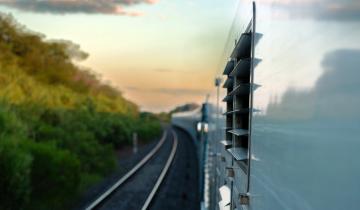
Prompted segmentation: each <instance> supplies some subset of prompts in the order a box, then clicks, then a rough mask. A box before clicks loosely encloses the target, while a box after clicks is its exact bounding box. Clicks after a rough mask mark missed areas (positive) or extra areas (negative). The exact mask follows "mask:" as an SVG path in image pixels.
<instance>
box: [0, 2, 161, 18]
mask: <svg viewBox="0 0 360 210" xmlns="http://www.w3.org/2000/svg"><path fill="white" fill-rule="evenodd" d="M157 2H158V0H0V5H4V6H8V7H12V8H16V9H19V10H23V11H30V12H37V13H53V14H69V13H87V14H118V15H128V16H141V15H143V13H141V12H137V11H125V10H124V9H123V7H124V6H132V5H137V4H142V3H145V4H155V3H157Z"/></svg>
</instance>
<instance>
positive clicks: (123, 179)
mask: <svg viewBox="0 0 360 210" xmlns="http://www.w3.org/2000/svg"><path fill="white" fill-rule="evenodd" d="M166 136H167V131H164V133H163V136H162V137H161V139H160V141H159V142H158V143H157V145H156V146H155V147H154V148H153V149H152V150H151V151H150V152H149V153H148V154H147V155H146V156H145V157H144V158H143V159H142V160H141V161H140V162H139V163H138V164H136V165H135V166H134V168H132V169H131V170H130V171H129V172H128V173H126V174H125V175H124V176H123V177H121V178H120V179H119V180H118V181H117V182H116V183H115V184H114V185H112V186H111V187H110V188H109V189H108V190H106V191H105V192H104V193H103V194H102V195H101V196H99V197H98V198H97V199H96V200H95V201H93V202H92V203H91V204H90V205H89V206H88V207H86V209H85V210H92V209H96V208H97V207H99V206H100V205H101V204H102V203H103V202H104V201H105V200H106V199H107V198H108V197H109V196H110V195H111V194H112V193H113V192H114V191H115V190H116V189H118V188H119V187H120V186H121V185H122V184H124V183H125V182H126V181H127V180H128V179H129V178H130V177H131V176H132V175H134V174H135V173H136V172H137V171H138V170H139V169H140V168H141V167H142V166H144V165H145V163H146V162H148V161H149V160H150V159H151V158H152V157H153V156H154V155H155V153H156V152H157V151H159V149H160V147H161V146H162V145H163V144H164V142H165V139H166Z"/></svg>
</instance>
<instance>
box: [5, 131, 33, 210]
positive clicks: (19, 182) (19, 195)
mask: <svg viewBox="0 0 360 210" xmlns="http://www.w3.org/2000/svg"><path fill="white" fill-rule="evenodd" d="M31 161H32V157H31V155H29V154H28V153H27V152H26V151H24V150H23V149H21V148H19V147H18V145H17V143H15V140H14V139H12V138H9V137H4V136H2V137H1V138H0V195H1V196H0V209H2V210H12V209H24V207H25V206H26V205H27V203H28V201H29V196H30V192H31V183H30V171H31V170H30V168H31V163H32V162H31Z"/></svg>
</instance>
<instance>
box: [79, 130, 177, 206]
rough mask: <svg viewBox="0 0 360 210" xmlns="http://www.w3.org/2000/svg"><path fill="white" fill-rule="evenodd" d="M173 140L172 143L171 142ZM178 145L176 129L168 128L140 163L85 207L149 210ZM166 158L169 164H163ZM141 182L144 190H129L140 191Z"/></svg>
mask: <svg viewBox="0 0 360 210" xmlns="http://www.w3.org/2000/svg"><path fill="white" fill-rule="evenodd" d="M170 136H172V138H171V137H170ZM169 137H170V138H169ZM167 139H172V141H166V140H167ZM170 142H172V144H171V145H170ZM177 147H178V140H177V134H176V133H175V132H174V130H172V129H170V130H169V131H165V132H164V134H163V136H162V138H161V139H160V141H159V142H158V144H157V145H156V146H155V147H154V148H153V149H152V150H151V151H150V152H149V153H148V154H147V155H146V156H145V157H144V158H143V159H142V160H141V161H140V162H139V163H138V164H136V165H135V166H134V167H133V168H132V169H131V170H130V171H129V172H128V173H126V174H125V175H124V176H123V177H122V178H120V179H119V180H118V181H117V182H116V183H115V184H113V185H112V186H111V187H110V188H109V189H108V190H106V191H105V192H104V193H103V194H101V195H100V196H99V197H98V198H97V199H96V200H95V201H93V202H92V203H91V204H90V205H88V206H87V207H86V208H85V209H86V210H95V209H129V208H131V209H142V210H145V209H148V207H149V205H150V204H151V202H152V201H153V199H154V197H155V195H156V193H157V192H158V190H159V187H160V185H161V183H162V182H163V180H164V178H165V176H166V174H167V172H168V171H169V168H170V166H171V164H172V162H173V159H174V156H175V154H176V151H177ZM167 148H169V149H167ZM169 150H170V152H169ZM164 160H166V162H165V163H163V162H164ZM147 174H148V176H147ZM132 185H133V186H132ZM139 185H140V188H141V190H139V191H137V192H131V190H129V188H134V189H135V191H136V189H140V188H139ZM142 185H143V186H148V187H143V186H142ZM142 188H144V189H142ZM148 188H151V189H148ZM121 191H123V192H121ZM145 194H146V195H145ZM122 195H123V196H122ZM124 195H125V196H124ZM119 199H120V200H119ZM122 199H124V200H122ZM127 199H128V200H127ZM116 203H118V204H119V205H116Z"/></svg>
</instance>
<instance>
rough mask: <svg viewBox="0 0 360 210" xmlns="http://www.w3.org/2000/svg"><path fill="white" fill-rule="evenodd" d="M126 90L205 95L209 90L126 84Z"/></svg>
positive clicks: (176, 94)
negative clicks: (143, 86)
mask: <svg viewBox="0 0 360 210" xmlns="http://www.w3.org/2000/svg"><path fill="white" fill-rule="evenodd" d="M126 89H127V90H128V91H137V92H151V93H159V94H167V95H173V96H179V95H182V96H183V95H187V96H188V95H192V96H205V95H206V94H208V93H209V92H211V91H210V90H203V89H184V88H153V89H148V88H139V87H135V86H128V87H126Z"/></svg>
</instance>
